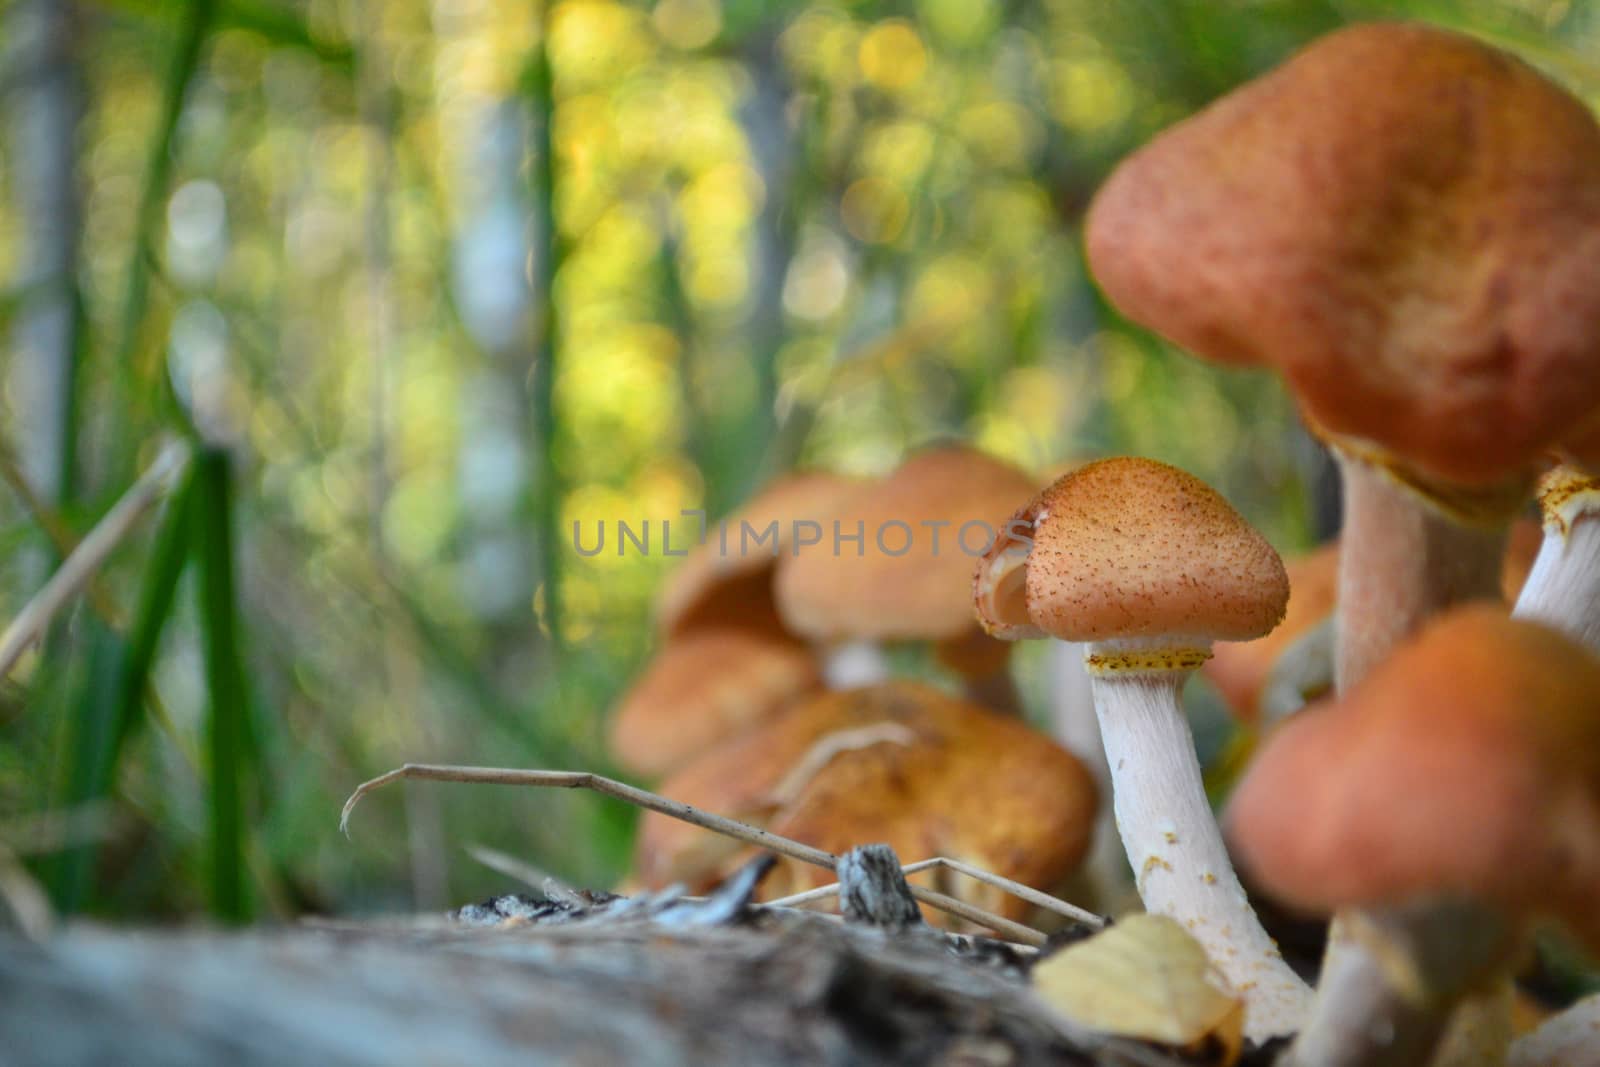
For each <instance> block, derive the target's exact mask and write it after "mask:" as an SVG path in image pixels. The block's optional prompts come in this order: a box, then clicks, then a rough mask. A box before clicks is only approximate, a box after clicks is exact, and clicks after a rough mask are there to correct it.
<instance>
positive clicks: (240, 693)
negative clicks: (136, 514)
mask: <svg viewBox="0 0 1600 1067" xmlns="http://www.w3.org/2000/svg"><path fill="white" fill-rule="evenodd" d="M194 478H195V497H194V506H193V512H192V516H193V519H194V522H195V528H194V536H195V543H196V547H197V549H198V550H199V562H200V629H201V635H202V638H203V641H204V645H205V661H206V689H207V692H208V693H209V695H210V708H209V712H208V715H207V717H206V779H207V784H208V787H209V796H208V803H207V809H208V820H209V824H210V835H209V836H210V865H209V866H210V883H211V884H210V891H211V911H212V914H213V915H214V916H215V917H216V918H218V919H222V920H225V921H229V922H242V921H244V920H245V919H248V918H249V914H250V905H249V901H248V899H247V897H246V893H245V872H244V855H245V850H244V812H243V808H244V790H243V782H244V776H245V772H246V766H245V764H246V760H247V753H248V747H249V739H248V737H247V729H248V727H247V725H246V720H247V712H246V709H245V701H246V699H247V697H246V695H245V686H244V674H243V669H242V666H241V663H240V659H239V641H238V619H237V614H236V601H235V595H234V581H233V487H232V472H231V470H230V468H229V459H228V454H227V453H226V452H224V451H222V450H220V449H215V448H207V449H205V450H204V451H202V452H201V453H200V454H199V455H198V456H197V457H196V459H195V474H194Z"/></svg>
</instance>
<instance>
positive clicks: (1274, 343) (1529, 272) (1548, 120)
mask: <svg viewBox="0 0 1600 1067" xmlns="http://www.w3.org/2000/svg"><path fill="white" fill-rule="evenodd" d="M1597 186H1600V125H1597V124H1596V122H1595V119H1594V117H1593V116H1592V115H1591V114H1590V112H1589V109H1588V108H1587V107H1585V106H1584V104H1583V103H1582V102H1581V101H1579V100H1578V99H1576V98H1575V97H1573V96H1572V95H1571V94H1570V93H1568V92H1566V91H1565V90H1564V89H1562V88H1561V87H1559V86H1557V85H1555V84H1554V83H1552V82H1551V81H1550V80H1548V79H1547V78H1546V77H1544V76H1543V75H1542V74H1539V73H1538V72H1537V71H1535V70H1534V69H1533V68H1531V67H1529V66H1527V65H1526V64H1524V63H1522V62H1520V61H1519V60H1517V59H1515V58H1513V57H1511V56H1509V55H1507V54H1506V53H1504V52H1501V51H1498V50H1496V49H1493V48H1490V47H1488V46H1486V45H1484V44H1482V43H1480V42H1478V41H1476V40H1474V39H1472V38H1470V37H1467V36H1464V35H1461V34H1458V33H1452V32H1449V31H1446V30H1441V29H1436V28H1433V27H1429V26H1424V25H1419V24H1411V23H1371V24H1365V25H1356V26H1351V27H1348V28H1346V29H1343V30H1340V31H1337V32H1335V33H1331V34H1329V35H1327V36H1326V37H1323V38H1321V39H1320V40H1318V41H1316V42H1314V43H1313V44H1312V45H1311V46H1309V47H1308V48H1306V49H1305V50H1304V51H1302V52H1300V53H1299V54H1298V55H1296V56H1294V57H1293V58H1291V59H1290V60H1289V61H1288V62H1286V63H1285V64H1283V65H1282V66H1280V67H1279V68H1277V69H1276V70H1274V71H1272V72H1270V73H1268V74H1266V75H1265V76H1263V77H1261V78H1258V79H1256V80H1255V81H1253V82H1250V83H1249V84H1247V85H1245V86H1243V87H1241V88H1239V89H1237V90H1235V91H1234V92H1232V93H1230V94H1228V95H1227V96H1225V97H1223V98H1222V99H1220V100H1218V101H1217V102H1215V103H1213V104H1212V105H1211V106H1209V107H1207V108H1206V109H1205V110H1203V111H1201V112H1200V113H1199V114H1197V115H1195V116H1194V117H1192V118H1190V119H1188V120H1187V121H1185V122H1182V123H1179V124H1178V125H1176V126H1174V127H1172V128H1171V129H1169V130H1167V131H1165V132H1164V133H1162V134H1161V135H1160V136H1158V137H1157V138H1155V139H1154V140H1152V141H1151V142H1150V143H1149V144H1147V145H1146V146H1145V147H1144V148H1142V149H1140V150H1139V151H1138V152H1136V153H1135V154H1133V155H1132V156H1130V157H1129V158H1128V159H1127V160H1125V161H1124V162H1123V163H1122V164H1121V165H1120V166H1119V167H1118V168H1117V170H1116V171H1115V172H1114V173H1113V174H1112V176H1111V177H1110V178H1109V179H1108V180H1107V181H1106V183H1105V185H1104V186H1103V187H1102V188H1101V190H1100V191H1099V193H1098V195H1097V196H1096V198H1095V200H1094V203H1093V204H1092V205H1091V207H1090V209H1089V213H1088V217H1087V222H1086V242H1087V246H1088V259H1089V263H1090V266H1091V268H1092V269H1093V271H1094V274H1095V277H1096V278H1097V279H1098V280H1099V282H1100V284H1101V285H1102V286H1103V287H1104V289H1105V291H1106V294H1107V296H1108V297H1109V298H1110V299H1111V301H1112V302H1113V303H1114V304H1115V305H1116V306H1117V307H1118V308H1119V309H1121V310H1122V311H1123V312H1124V313H1125V314H1127V315H1128V316H1129V317H1130V318H1132V319H1134V320H1135V321H1137V322H1140V323H1142V324H1144V325H1146V326H1148V327H1150V328H1151V329H1154V330H1156V331H1157V332H1159V333H1161V334H1163V335H1164V336H1166V337H1168V338H1170V339H1171V340H1173V341H1175V342H1176V343H1178V344H1179V345H1182V346H1183V347H1185V348H1187V349H1189V350H1190V351H1192V352H1194V353H1196V354H1198V355H1200V356H1202V357H1204V358H1207V359H1211V360H1214V361H1217V362H1221V363H1226V364H1234V365H1239V364H1250V365H1266V366H1272V367H1275V368H1276V369H1278V370H1279V371H1280V372H1281V373H1282V375H1283V376H1284V378H1285V380H1286V382H1287V383H1288V385H1289V387H1290V388H1291V389H1292V390H1293V391H1294V393H1295V396H1296V398H1297V399H1298V401H1299V404H1300V406H1301V408H1302V410H1303V411H1304V413H1305V415H1306V417H1307V419H1308V421H1309V422H1310V423H1311V424H1313V426H1314V428H1316V429H1317V431H1318V432H1319V433H1320V434H1321V435H1323V436H1324V437H1326V438H1327V439H1329V440H1330V441H1331V442H1332V444H1333V446H1334V449H1335V452H1336V453H1337V455H1338V457H1339V462H1340V469H1341V472H1342V475H1343V481H1344V490H1345V500H1346V512H1345V525H1344V531H1343V534H1342V538H1341V540H1342V544H1343V550H1344V553H1345V556H1344V564H1343V566H1342V567H1341V573H1340V590H1339V612H1340V623H1339V628H1340V635H1339V642H1338V653H1339V659H1340V664H1339V669H1338V676H1339V684H1340V686H1341V687H1342V686H1345V685H1348V684H1350V683H1353V682H1354V681H1356V680H1358V679H1359V678H1360V677H1361V676H1362V675H1364V674H1365V673H1366V672H1367V671H1368V670H1370V669H1371V667H1372V666H1373V665H1375V664H1376V663H1378V662H1380V661H1381V660H1382V659H1383V657H1384V656H1385V655H1387V653H1388V650H1389V649H1390V648H1392V647H1393V646H1394V645H1395V644H1397V643H1398V642H1400V641H1402V640H1404V639H1405V637H1406V636H1407V635H1409V634H1411V633H1414V632H1415V631H1416V630H1417V629H1418V628H1420V626H1421V625H1422V624H1423V623H1424V622H1425V621H1426V620H1427V619H1428V618H1429V617H1430V616H1431V615H1433V614H1436V613H1437V612H1439V611H1442V610H1444V609H1445V608H1447V607H1449V606H1450V605H1452V604H1454V603H1458V602H1461V601H1464V600H1471V599H1476V598H1487V597H1490V596H1492V595H1493V594H1494V592H1495V577H1496V574H1497V568H1498V565H1499V558H1500V540H1501V538H1502V536H1503V528H1504V524H1505V522H1506V521H1507V519H1508V518H1509V517H1510V516H1511V515H1512V514H1513V513H1514V512H1515V511H1516V509H1517V508H1518V507H1519V506H1520V505H1521V504H1522V503H1523V501H1524V500H1525V499H1526V497H1527V493H1528V490H1529V488H1530V487H1531V482H1532V478H1533V474H1534V471H1535V469H1536V467H1537V465H1538V463H1539V462H1540V458H1541V456H1542V454H1543V453H1544V452H1545V451H1546V450H1547V449H1550V448H1553V447H1558V446H1560V445H1562V444H1568V445H1574V444H1575V443H1579V442H1580V439H1581V440H1583V441H1593V440H1595V438H1593V437H1592V436H1586V435H1592V434H1593V431H1594V429H1595V427H1596V422H1594V421H1590V420H1593V419H1594V418H1595V416H1596V413H1597V411H1600V197H1597V196H1596V195H1595V189H1596V187H1597Z"/></svg>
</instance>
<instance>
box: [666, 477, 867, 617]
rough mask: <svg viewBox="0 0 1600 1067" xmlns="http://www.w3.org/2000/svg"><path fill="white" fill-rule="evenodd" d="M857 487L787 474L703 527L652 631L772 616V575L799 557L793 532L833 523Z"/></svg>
mask: <svg viewBox="0 0 1600 1067" xmlns="http://www.w3.org/2000/svg"><path fill="white" fill-rule="evenodd" d="M862 484H863V483H862V482H861V481H860V480H858V479H855V478H848V477H845V476H844V475H841V474H832V473H830V472H827V471H802V472H798V473H794V474H787V475H784V476H782V477H780V478H776V479H774V480H773V481H772V482H771V483H769V484H768V485H767V486H766V487H765V488H764V489H762V490H761V492H759V493H757V494H756V495H755V496H753V497H751V498H750V499H749V500H748V501H746V502H745V503H744V505H743V506H741V507H740V508H738V509H737V510H736V511H734V512H733V514H731V515H728V516H726V517H724V518H723V519H722V520H721V521H719V522H715V523H711V524H710V525H708V526H707V528H706V529H705V530H703V531H702V532H703V534H704V537H703V538H702V540H701V542H700V544H698V545H696V546H695V548H694V549H693V550H691V551H690V552H689V555H688V558H686V559H685V560H684V561H683V565H682V566H680V567H678V568H677V569H676V570H674V571H673V572H672V573H671V574H670V575H669V576H668V577H667V581H666V583H665V585H663V587H662V590H661V596H660V599H659V602H658V603H657V606H656V626H657V628H658V629H659V630H660V632H661V633H663V634H665V635H667V636H671V635H672V634H676V633H682V632H684V631H685V630H692V629H694V628H696V627H698V626H704V625H707V624H727V623H729V622H734V623H739V622H742V621H743V620H744V619H745V618H747V617H748V616H749V615H750V614H752V613H759V614H761V615H763V616H766V615H771V614H773V612H774V608H773V593H772V579H773V572H774V571H775V570H776V569H777V566H778V561H779V560H780V559H781V558H782V557H783V556H784V555H786V554H789V553H792V552H794V551H795V550H796V549H795V537H796V531H797V530H801V531H804V530H806V529H808V527H807V526H806V525H805V524H808V523H815V524H819V525H821V524H824V523H827V522H831V521H832V518H833V515H834V513H835V511H836V509H837V508H838V506H839V503H840V502H841V501H842V500H844V499H845V498H846V497H848V496H849V495H850V494H851V493H853V492H855V491H856V490H858V489H860V488H861V486H862ZM801 536H804V534H803V533H802V534H801Z"/></svg>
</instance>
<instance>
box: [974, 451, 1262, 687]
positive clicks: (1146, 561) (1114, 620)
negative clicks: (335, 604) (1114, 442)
mask: <svg viewBox="0 0 1600 1067" xmlns="http://www.w3.org/2000/svg"><path fill="white" fill-rule="evenodd" d="M1017 516H1018V518H1020V519H1022V520H1025V521H1026V522H1027V523H1028V524H1029V525H1030V526H1031V532H1030V534H1029V536H1030V537H1031V538H1032V542H1033V544H1032V547H1031V548H1028V549H1026V557H1025V559H1022V558H1020V556H1021V553H1020V552H1019V551H1018V544H1017V543H1016V542H1013V543H1012V544H1011V545H1009V546H1008V545H1006V544H1004V543H997V544H996V545H995V547H994V549H993V550H992V551H991V552H990V553H989V555H988V556H986V557H985V558H984V560H983V561H982V562H981V563H980V564H979V569H978V573H977V576H976V583H975V584H976V589H977V592H978V597H977V601H978V614H979V617H980V619H981V620H982V621H983V624H984V626H985V628H987V629H988V630H989V632H991V633H993V634H996V635H997V636H1000V637H1004V638H1007V639H1016V638H1020V637H1043V636H1045V635H1049V636H1052V637H1059V638H1061V639H1062V640H1065V641H1103V640H1108V639H1112V638H1138V637H1185V638H1190V639H1194V640H1196V641H1200V642H1205V641H1212V640H1220V641H1244V640H1248V639H1250V638H1253V637H1259V636H1261V635H1262V634H1264V633H1266V632H1267V631H1269V630H1271V629H1272V627H1273V626H1275V625H1277V623H1278V621H1279V620H1280V619H1282V618H1283V614H1284V608H1285V605H1286V603H1287V601H1288V598H1289V579H1288V576H1287V575H1286V574H1285V572H1284V568H1283V561H1282V560H1281V559H1279V558H1278V554H1277V553H1276V552H1274V551H1273V549H1272V546H1271V545H1269V544H1267V542H1266V540H1265V539H1264V538H1263V537H1262V536H1261V535H1260V534H1259V533H1257V532H1256V531H1255V529H1254V528H1252V527H1251V526H1250V524H1249V523H1247V522H1246V521H1245V520H1244V518H1243V517H1242V516H1240V515H1239V513H1238V512H1237V511H1234V510H1233V508H1232V507H1231V506H1229V504H1228V502H1227V501H1226V500H1224V499H1222V497H1221V496H1219V495H1218V494H1217V492H1216V491H1215V490H1213V489H1212V488H1211V487H1210V486H1208V485H1206V484H1205V483H1204V482H1202V481H1200V479H1198V478H1196V477H1194V476H1193V475H1192V474H1188V473H1186V472H1184V471H1181V470H1179V469H1178V468H1176V467H1170V466H1168V465H1167V464H1165V463H1157V462H1156V461H1154V460H1149V459H1138V458H1131V457H1121V458H1116V459H1104V460H1100V461H1098V462H1095V463H1090V464H1087V465H1086V466H1083V467H1080V468H1079V469H1078V470H1076V471H1074V472H1072V473H1071V474H1068V475H1066V476H1065V477H1063V478H1061V479H1060V480H1059V481H1057V482H1056V483H1055V484H1054V485H1051V486H1050V487H1049V488H1047V489H1045V490H1044V492H1042V493H1040V494H1039V495H1038V496H1037V497H1035V498H1034V499H1033V501H1031V502H1030V503H1029V504H1028V505H1026V506H1025V507H1023V508H1022V509H1021V510H1020V511H1018V512H1017ZM1019 573H1020V574H1021V582H1020V583H1018V582H1017V580H1016V579H1017V575H1018V574H1019ZM1190 665H1191V666H1197V665H1198V664H1190Z"/></svg>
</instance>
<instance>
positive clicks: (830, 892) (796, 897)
mask: <svg viewBox="0 0 1600 1067" xmlns="http://www.w3.org/2000/svg"><path fill="white" fill-rule="evenodd" d="M935 867H939V868H942V869H944V870H947V871H954V872H955V873H957V874H964V875H966V876H967V877H968V878H971V879H973V880H974V881H978V882H982V883H983V884H984V885H992V886H994V887H995V888H997V889H1003V890H1005V891H1006V892H1007V893H1010V894H1011V895H1012V896H1014V897H1018V898H1020V899H1022V900H1025V901H1027V902H1028V903H1029V904H1032V905H1034V906H1035V907H1038V908H1043V909H1044V910H1045V911H1049V912H1054V913H1055V914H1057V915H1064V916H1066V917H1067V918H1069V919H1071V920H1073V921H1074V922H1080V923H1083V924H1084V925H1085V926H1093V927H1094V928H1096V929H1099V928H1101V927H1103V926H1105V924H1106V919H1105V916H1103V915H1096V914H1095V913H1094V912H1092V911H1089V910H1088V909H1087V908H1080V907H1078V906H1077V905H1076V904H1070V903H1068V902H1067V901H1065V900H1062V899H1061V898H1059V897H1053V896H1051V895H1050V894H1049V893H1042V892H1040V891H1039V890H1037V889H1035V888H1033V887H1032V886H1027V885H1023V884H1022V883H1021V882H1013V881H1012V880H1011V879H1009V878H1006V877H1004V876H1002V875H998V874H994V873H993V872H990V871H986V870H984V869H983V868H982V867H973V866H971V865H970V864H966V863H962V862H961V861H960V860H953V859H951V858H950V857H948V856H934V857H933V858H931V859H925V860H918V861H917V862H915V863H908V864H906V865H905V866H903V867H901V868H900V871H901V873H902V874H916V873H918V872H919V871H926V870H931V869H933V868H935ZM838 895H839V883H838V882H830V883H829V884H828V885H823V886H818V887H817V888H815V889H808V890H806V891H805V892H803V893H795V894H793V895H792V896H787V897H781V898H779V899H777V900H769V901H767V904H768V906H770V907H775V908H776V907H796V906H798V905H801V904H811V903H814V902H815V901H818V900H826V899H827V898H829V897H834V896H838Z"/></svg>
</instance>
